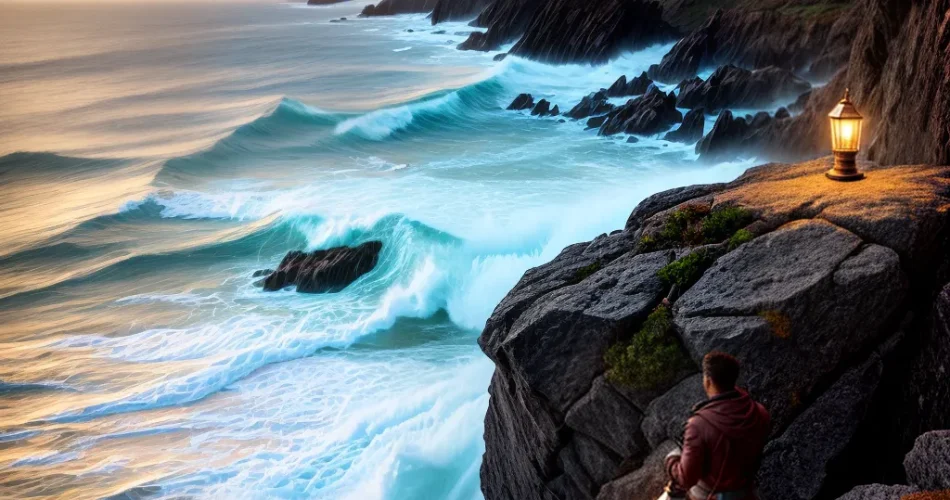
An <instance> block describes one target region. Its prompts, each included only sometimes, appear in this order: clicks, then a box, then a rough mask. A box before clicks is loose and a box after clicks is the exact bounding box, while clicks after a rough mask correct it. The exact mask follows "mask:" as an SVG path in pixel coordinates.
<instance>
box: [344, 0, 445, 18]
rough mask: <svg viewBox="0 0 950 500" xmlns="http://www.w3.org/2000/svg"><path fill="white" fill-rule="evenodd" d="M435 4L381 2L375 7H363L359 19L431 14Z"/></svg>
mask: <svg viewBox="0 0 950 500" xmlns="http://www.w3.org/2000/svg"><path fill="white" fill-rule="evenodd" d="M435 4H436V0H382V1H381V2H379V3H377V4H376V5H367V6H366V7H364V8H363V12H361V13H360V17H372V16H392V15H396V14H420V13H428V12H432V9H433V8H435Z"/></svg>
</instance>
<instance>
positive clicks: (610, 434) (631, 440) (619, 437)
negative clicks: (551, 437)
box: [564, 377, 645, 458]
mask: <svg viewBox="0 0 950 500" xmlns="http://www.w3.org/2000/svg"><path fill="white" fill-rule="evenodd" d="M642 420H643V414H641V413H640V411H639V410H637V409H636V408H635V407H634V406H633V405H631V404H630V403H629V402H628V401H627V400H626V399H624V397H623V396H621V395H620V394H619V393H617V391H615V390H614V389H613V388H611V386H610V385H609V384H608V383H607V382H606V381H605V380H604V378H603V377H598V378H597V379H595V380H594V385H593V387H591V390H590V392H588V393H587V394H586V395H584V397H582V398H581V399H580V400H579V401H578V402H577V404H575V405H574V407H573V408H571V410H570V411H568V412H567V416H566V417H565V419H564V421H565V423H567V425H568V426H570V427H571V428H572V429H575V430H577V431H580V432H582V433H584V434H586V435H588V436H591V437H593V438H594V439H596V440H597V441H599V442H600V443H601V444H602V445H604V446H606V447H608V448H610V449H611V450H613V451H614V452H615V453H617V454H618V455H619V456H621V457H623V458H629V457H635V456H638V455H640V454H641V453H642V452H644V451H645V442H644V441H643V439H642V437H641V436H640V432H639V431H640V422H641V421H642Z"/></svg>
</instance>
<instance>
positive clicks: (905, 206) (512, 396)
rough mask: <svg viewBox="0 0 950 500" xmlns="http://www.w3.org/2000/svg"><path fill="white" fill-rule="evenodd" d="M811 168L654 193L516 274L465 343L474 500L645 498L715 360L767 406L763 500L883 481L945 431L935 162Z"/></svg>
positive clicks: (756, 172)
mask: <svg viewBox="0 0 950 500" xmlns="http://www.w3.org/2000/svg"><path fill="white" fill-rule="evenodd" d="M829 167H830V160H828V159H821V160H816V161H812V162H808V163H802V164H770V165H765V166H762V167H756V168H753V169H751V170H749V171H748V172H747V173H746V174H745V175H743V176H742V177H741V178H739V179H738V180H736V181H734V182H732V183H729V184H718V185H708V186H690V187H684V188H679V189H674V190H671V191H667V192H664V193H659V194H657V195H654V196H652V197H650V198H648V199H646V200H644V201H643V202H642V203H640V204H639V205H638V206H637V207H636V209H634V211H633V213H632V214H631V215H630V218H629V220H628V222H627V225H626V227H625V228H623V229H622V230H618V231H616V232H614V233H613V234H611V235H602V236H601V237H598V238H596V239H595V240H593V241H590V242H586V243H579V244H576V245H572V246H570V247H568V248H566V249H564V251H563V252H562V253H561V254H560V255H559V256H558V257H557V258H555V259H554V260H553V261H552V262H550V263H548V264H545V265H542V266H540V267H538V268H535V269H531V270H529V271H528V272H526V273H525V275H524V277H523V278H522V279H521V280H520V281H519V282H518V284H517V285H516V286H515V288H514V289H513V290H512V291H511V292H510V293H509V294H508V296H507V297H505V299H504V300H502V301H501V303H500V304H499V305H498V307H497V308H496V309H495V311H494V313H493V314H492V316H491V318H490V319H489V320H488V322H487V324H486V327H485V330H484V332H483V333H482V335H481V337H480V338H479V345H480V346H481V347H482V349H483V350H484V352H485V353H486V354H487V355H488V356H489V357H490V358H491V359H492V360H493V361H494V362H495V365H496V370H495V374H494V376H493V378H492V383H491V387H490V389H489V392H490V394H491V403H490V406H489V409H488V413H487V415H486V419H485V444H486V452H485V456H484V460H483V464H482V489H483V492H484V494H485V496H486V498H488V499H490V500H491V499H503V498H504V499H508V498H519V499H538V498H544V499H554V498H560V499H574V498H598V499H618V500H619V499H625V500H630V499H634V500H636V499H641V498H642V499H651V500H652V499H653V498H655V497H656V495H657V494H658V492H659V488H660V487H661V486H662V484H663V482H664V481H665V478H664V472H663V471H662V467H661V462H662V457H663V456H664V455H665V454H666V453H667V451H668V450H669V449H670V448H671V447H672V446H673V445H672V441H674V440H675V439H676V438H677V437H678V436H679V434H680V433H681V432H682V431H681V429H682V424H683V421H684V419H685V417H686V416H687V415H688V411H689V408H690V407H691V406H692V405H693V404H694V403H696V402H698V401H700V400H701V399H702V398H703V393H702V389H701V382H700V378H701V377H700V376H699V375H698V362H699V361H700V359H701V357H702V356H703V355H704V354H705V353H706V352H708V351H710V350H713V349H721V350H725V351H728V352H732V353H733V354H735V355H736V356H738V357H739V358H740V360H741V361H742V362H743V366H744V375H743V380H742V381H741V383H742V384H743V385H745V386H747V387H748V388H749V389H750V390H751V391H752V392H753V394H755V395H756V397H757V398H759V399H761V400H762V401H763V403H764V404H765V405H766V406H767V407H768V408H769V410H770V411H771V412H772V415H773V418H774V428H773V431H772V440H771V442H770V444H769V446H768V448H767V449H766V455H765V457H764V461H763V467H762V473H761V477H760V482H761V484H762V490H763V497H764V500H770V499H773V500H777V499H782V500H786V499H789V498H800V499H814V498H835V497H837V496H838V495H841V494H844V493H845V492H847V491H848V490H849V489H851V488H852V487H854V486H856V485H859V484H870V483H875V482H884V481H891V482H898V481H900V479H901V477H900V476H901V475H902V467H901V462H902V460H903V456H904V453H906V452H907V451H908V450H909V449H910V448H911V446H912V444H913V439H914V437H916V436H917V435H918V434H920V432H922V431H926V430H929V429H934V428H941V427H943V428H946V427H950V380H948V379H947V377H946V376H945V370H946V366H945V363H946V359H948V358H946V356H947V354H948V346H950V324H948V316H950V314H948V312H947V311H948V307H950V303H948V300H950V285H948V282H950V257H948V251H950V246H948V245H950V243H948V234H950V233H948V229H950V213H948V211H950V167H947V166H892V167H877V166H873V165H864V167H865V168H867V169H868V171H869V173H868V178H867V179H866V180H864V181H862V182H859V183H853V184H842V183H834V182H831V181H829V180H827V179H825V178H824V176H823V173H824V171H825V170H827V169H828V168H829ZM944 286H947V288H946V289H944ZM941 290H943V292H942V293H941ZM664 298H668V299H669V300H670V301H672V305H671V306H670V307H666V306H665V305H663V304H661V303H662V301H663V299H664ZM915 398H916V399H915ZM895 402H900V403H899V404H895ZM869 442H870V443H873V444H874V448H875V453H874V454H869V453H868V452H867V449H866V448H867V446H868V443H869Z"/></svg>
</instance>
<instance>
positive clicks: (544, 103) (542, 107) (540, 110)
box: [531, 99, 551, 116]
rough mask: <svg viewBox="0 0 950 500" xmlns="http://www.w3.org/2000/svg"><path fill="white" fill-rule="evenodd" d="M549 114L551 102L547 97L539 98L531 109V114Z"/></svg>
mask: <svg viewBox="0 0 950 500" xmlns="http://www.w3.org/2000/svg"><path fill="white" fill-rule="evenodd" d="M549 114H551V103H550V102H548V100H547V99H541V100H540V101H538V104H537V105H536V106H535V107H534V109H532V110H531V116H548V115H549Z"/></svg>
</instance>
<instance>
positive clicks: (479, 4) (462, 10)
mask: <svg viewBox="0 0 950 500" xmlns="http://www.w3.org/2000/svg"><path fill="white" fill-rule="evenodd" d="M489 3H491V0H438V1H437V2H436V4H435V6H434V7H433V8H432V24H433V25H435V24H438V23H441V22H445V21H460V20H464V19H471V18H472V17H474V16H475V15H477V14H478V13H479V12H481V11H482V9H484V8H485V6H487V5H488V4H489Z"/></svg>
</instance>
